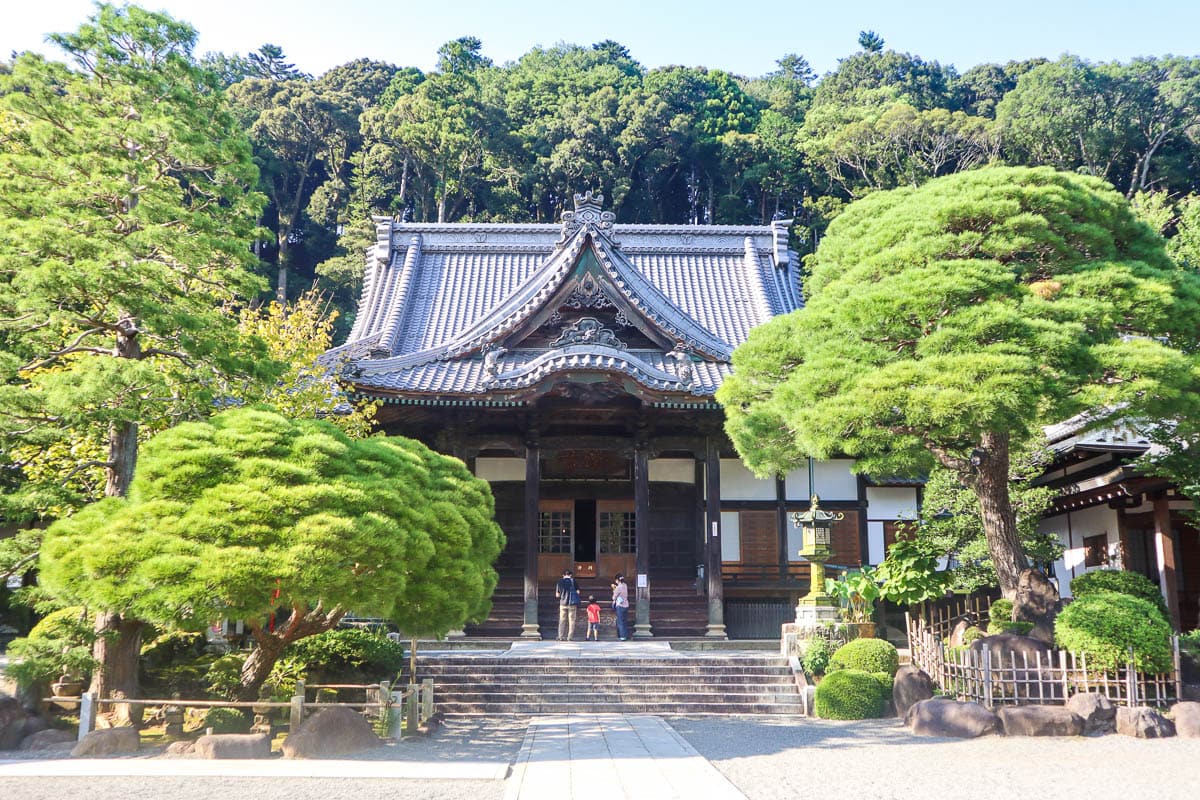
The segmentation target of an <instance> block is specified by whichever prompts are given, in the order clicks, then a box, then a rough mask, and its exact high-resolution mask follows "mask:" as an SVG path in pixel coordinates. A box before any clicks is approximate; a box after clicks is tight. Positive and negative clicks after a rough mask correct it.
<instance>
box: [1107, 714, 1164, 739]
mask: <svg viewBox="0 0 1200 800" xmlns="http://www.w3.org/2000/svg"><path fill="white" fill-rule="evenodd" d="M1117 733H1120V734H1122V735H1124V736H1133V737H1136V738H1138V739H1165V738H1166V737H1168V736H1174V735H1175V725H1174V723H1172V722H1171V720H1169V719H1167V718H1166V717H1164V716H1163V715H1162V714H1159V713H1158V712H1157V711H1155V710H1154V709H1152V708H1128V707H1127V706H1118V707H1117Z"/></svg>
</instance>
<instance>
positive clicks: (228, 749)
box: [191, 733, 271, 758]
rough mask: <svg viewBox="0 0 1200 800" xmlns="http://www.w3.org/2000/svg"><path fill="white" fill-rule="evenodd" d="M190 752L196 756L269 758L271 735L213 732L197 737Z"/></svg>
mask: <svg viewBox="0 0 1200 800" xmlns="http://www.w3.org/2000/svg"><path fill="white" fill-rule="evenodd" d="M191 752H192V755H194V756H196V757H197V758H270V757H271V737H270V736H269V735H267V734H265V733H214V734H210V735H208V736H201V737H200V738H199V739H197V740H196V743H195V746H194V747H193V748H192V751H191Z"/></svg>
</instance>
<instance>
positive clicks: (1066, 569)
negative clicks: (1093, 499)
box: [1038, 506, 1121, 597]
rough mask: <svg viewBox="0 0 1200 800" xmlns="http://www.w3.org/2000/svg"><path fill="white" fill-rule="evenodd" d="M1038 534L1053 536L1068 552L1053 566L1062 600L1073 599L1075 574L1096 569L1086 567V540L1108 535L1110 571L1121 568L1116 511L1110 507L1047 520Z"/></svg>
mask: <svg viewBox="0 0 1200 800" xmlns="http://www.w3.org/2000/svg"><path fill="white" fill-rule="evenodd" d="M1038 530H1039V531H1041V532H1042V533H1052V534H1054V535H1055V536H1057V537H1058V540H1059V541H1060V542H1062V545H1063V547H1064V548H1065V549H1064V550H1063V556H1062V558H1061V559H1059V560H1058V561H1056V562H1055V564H1054V572H1055V574H1056V575H1057V576H1058V584H1059V594H1061V595H1062V596H1063V597H1070V596H1071V588H1070V584H1071V578H1072V577H1073V576H1072V574H1071V573H1072V570H1074V575H1075V576H1078V575H1082V574H1083V573H1085V572H1089V571H1090V569H1093V568H1088V567H1085V566H1084V547H1083V540H1084V538H1086V537H1090V536H1096V535H1099V534H1105V536H1106V539H1105V541H1106V543H1107V546H1108V560H1109V567H1116V566H1119V562H1120V555H1121V546H1120V541H1121V537H1120V532H1119V530H1118V528H1117V512H1116V509H1112V508H1109V507H1108V506H1092V507H1091V508H1083V509H1080V510H1079V511H1071V512H1069V513H1066V514H1059V515H1057V516H1053V517H1047V518H1046V519H1044V520H1042V521H1041V522H1040V523H1038Z"/></svg>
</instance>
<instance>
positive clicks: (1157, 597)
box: [1071, 569, 1171, 619]
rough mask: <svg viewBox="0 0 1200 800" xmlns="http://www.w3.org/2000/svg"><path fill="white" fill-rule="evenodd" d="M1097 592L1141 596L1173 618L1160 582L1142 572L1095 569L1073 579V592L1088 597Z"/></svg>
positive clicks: (1076, 595) (1167, 616) (1164, 614)
mask: <svg viewBox="0 0 1200 800" xmlns="http://www.w3.org/2000/svg"><path fill="white" fill-rule="evenodd" d="M1096 592H1118V593H1120V594H1127V595H1130V596H1131V597H1140V598H1142V599H1143V600H1146V601H1149V602H1150V603H1153V604H1154V606H1155V608H1157V609H1158V610H1159V611H1160V612H1161V613H1162V615H1163V616H1164V617H1166V618H1167V619H1170V618H1171V612H1170V611H1168V610H1167V603H1166V601H1165V600H1163V596H1162V592H1161V591H1160V590H1159V588H1158V584H1156V583H1155V582H1154V581H1152V580H1150V579H1149V578H1147V577H1146V576H1145V575H1142V574H1141V573H1140V572H1130V571H1129V570H1124V569H1095V570H1092V571H1091V572H1085V573H1083V574H1082V575H1079V576H1077V577H1075V578H1074V579H1073V580H1072V581H1071V594H1073V595H1074V596H1075V597H1086V596H1087V595H1089V594H1095V593H1096Z"/></svg>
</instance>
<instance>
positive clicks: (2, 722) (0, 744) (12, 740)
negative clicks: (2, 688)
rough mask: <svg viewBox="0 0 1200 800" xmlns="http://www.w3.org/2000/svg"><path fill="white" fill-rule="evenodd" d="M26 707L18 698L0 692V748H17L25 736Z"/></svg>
mask: <svg viewBox="0 0 1200 800" xmlns="http://www.w3.org/2000/svg"><path fill="white" fill-rule="evenodd" d="M25 717H26V714H25V709H23V708H21V704H20V703H19V702H18V701H17V698H15V697H10V696H9V695H6V694H0V750H16V749H17V747H19V746H20V744H21V740H22V739H24V738H25Z"/></svg>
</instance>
